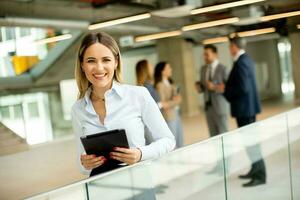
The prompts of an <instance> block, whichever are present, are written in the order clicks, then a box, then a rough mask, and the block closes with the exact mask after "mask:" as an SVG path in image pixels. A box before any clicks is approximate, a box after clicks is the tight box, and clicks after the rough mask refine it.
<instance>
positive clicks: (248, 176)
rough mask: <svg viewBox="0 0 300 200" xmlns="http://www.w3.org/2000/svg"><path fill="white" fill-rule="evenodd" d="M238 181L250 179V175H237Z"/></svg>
mask: <svg viewBox="0 0 300 200" xmlns="http://www.w3.org/2000/svg"><path fill="white" fill-rule="evenodd" d="M239 178H240V179H252V175H251V174H249V173H248V174H245V175H239Z"/></svg>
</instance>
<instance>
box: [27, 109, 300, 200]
mask: <svg viewBox="0 0 300 200" xmlns="http://www.w3.org/2000/svg"><path fill="white" fill-rule="evenodd" d="M299 119H300V109H295V110H292V111H289V112H286V113H283V114H280V115H277V116H274V117H272V118H269V119H266V120H263V121H259V122H257V123H254V124H251V125H248V126H245V127H243V128H240V129H236V130H234V131H231V132H228V133H226V134H223V135H220V136H216V137H213V138H210V139H208V140H204V141H202V142H199V143H195V144H193V145H189V146H186V147H184V148H180V149H177V150H175V151H173V152H171V153H169V154H167V155H165V156H163V157H161V158H159V159H156V160H149V161H145V162H141V163H138V164H136V165H133V166H128V167H124V168H121V169H117V170H115V171H111V172H108V173H106V174H100V175H97V176H94V177H90V178H88V179H85V180H81V181H79V182H76V183H72V184H69V185H66V186H64V187H60V188H57V189H53V190H51V191H48V192H44V193H41V194H38V195H35V196H32V197H29V198H28V199H30V200H33V199H37V200H46V199H47V200H52V199H57V200H58V199H64V200H68V199H72V200H76V199H78V200H81V199H87V200H95V199H101V200H106V199H109V200H125V199H126V200H127V199H142V200H154V199H158V200H169V199H172V200H174V199H175V200H176V199H178V200H179V199H191V200H192V199H206V200H208V199H209V200H221V199H226V200H235V199H236V200H240V199H243V200H245V199H246V200H247V199H249V200H250V199H251V200H253V199H272V200H274V199H278V200H293V199H294V200H296V199H300V171H299V169H300V120H299ZM257 163H259V164H260V165H263V164H264V165H265V167H266V183H265V184H262V185H259V186H256V187H242V184H243V183H245V182H248V180H242V179H239V178H238V176H239V175H240V174H245V173H246V172H247V171H249V169H250V166H251V165H252V164H257Z"/></svg>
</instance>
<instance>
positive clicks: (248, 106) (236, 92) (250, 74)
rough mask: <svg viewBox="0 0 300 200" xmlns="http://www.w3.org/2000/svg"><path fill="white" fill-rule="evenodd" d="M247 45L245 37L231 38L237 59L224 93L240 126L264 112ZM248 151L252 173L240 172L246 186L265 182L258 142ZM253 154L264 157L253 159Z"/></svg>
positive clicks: (232, 53) (233, 54)
mask: <svg viewBox="0 0 300 200" xmlns="http://www.w3.org/2000/svg"><path fill="white" fill-rule="evenodd" d="M244 48H245V41H244V40H242V39H241V38H233V39H231V40H230V52H231V55H232V56H233V59H234V65H233V68H232V70H231V72H230V75H229V78H228V81H227V82H226V85H225V91H224V96H225V98H226V99H227V100H228V102H229V103H230V105H231V115H232V116H233V117H234V118H236V121H237V124H238V127H242V126H245V125H248V124H251V123H253V122H255V121H256V114H258V113H260V112H261V107H260V101H259V97H258V92H257V87H256V78H255V65H254V63H253V61H252V60H251V58H250V57H249V56H248V55H247V54H246V53H245V51H244ZM247 154H248V156H249V157H250V159H251V161H252V167H251V170H250V171H249V173H247V174H246V175H241V176H239V178H241V179H248V178H249V179H251V180H250V182H248V183H246V184H243V186H244V187H249V186H256V185H260V184H264V183H265V182H266V170H265V163H264V160H263V159H262V156H261V150H260V146H259V144H256V145H253V146H250V147H247ZM254 155H255V156H259V157H260V158H261V159H259V160H255V159H253V157H255V156H254Z"/></svg>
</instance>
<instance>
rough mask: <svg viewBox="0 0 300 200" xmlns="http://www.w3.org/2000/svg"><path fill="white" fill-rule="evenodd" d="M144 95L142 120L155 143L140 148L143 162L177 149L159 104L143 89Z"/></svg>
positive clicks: (142, 93)
mask: <svg viewBox="0 0 300 200" xmlns="http://www.w3.org/2000/svg"><path fill="white" fill-rule="evenodd" d="M141 95H142V101H143V102H142V105H141V109H142V120H143V122H144V124H145V126H147V128H148V129H149V131H148V134H151V137H152V138H153V142H152V143H151V144H149V145H146V146H142V147H139V149H140V150H141V152H142V160H147V159H153V158H158V157H160V156H162V155H163V154H166V153H168V152H170V151H172V150H173V149H174V148H175V144H176V142H175V138H174V135H173V134H172V132H171V131H170V129H169V127H168V125H167V123H166V122H165V119H164V118H163V116H162V114H161V112H160V110H159V108H158V106H157V104H156V103H155V101H154V100H153V98H152V97H151V95H150V93H149V92H148V90H147V89H145V88H142V89H141Z"/></svg>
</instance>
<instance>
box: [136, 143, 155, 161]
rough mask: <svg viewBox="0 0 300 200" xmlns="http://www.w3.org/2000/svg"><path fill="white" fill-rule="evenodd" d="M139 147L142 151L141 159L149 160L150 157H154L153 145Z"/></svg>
mask: <svg viewBox="0 0 300 200" xmlns="http://www.w3.org/2000/svg"><path fill="white" fill-rule="evenodd" d="M139 149H140V150H141V152H142V157H141V161H144V160H148V159H150V158H152V157H153V155H152V154H153V153H152V151H151V147H149V146H142V147H139Z"/></svg>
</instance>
